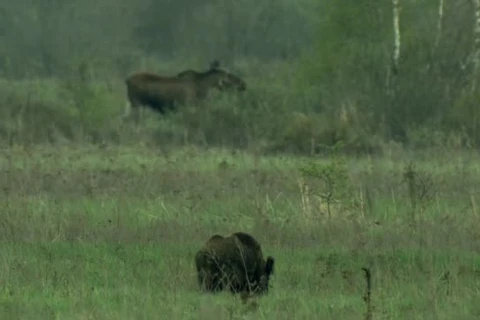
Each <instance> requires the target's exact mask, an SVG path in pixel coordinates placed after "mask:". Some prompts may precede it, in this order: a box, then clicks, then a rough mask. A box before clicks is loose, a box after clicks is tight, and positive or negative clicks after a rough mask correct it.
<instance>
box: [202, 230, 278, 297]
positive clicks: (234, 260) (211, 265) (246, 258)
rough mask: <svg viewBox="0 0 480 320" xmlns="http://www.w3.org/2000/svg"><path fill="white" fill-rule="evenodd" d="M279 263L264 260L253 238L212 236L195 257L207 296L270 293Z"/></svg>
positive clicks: (235, 235)
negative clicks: (227, 293) (276, 264)
mask: <svg viewBox="0 0 480 320" xmlns="http://www.w3.org/2000/svg"><path fill="white" fill-rule="evenodd" d="M274 263H275V260H274V259H273V257H271V256H268V257H267V259H266V260H265V259H264V257H263V253H262V249H261V247H260V244H259V243H258V242H257V241H256V240H255V239H254V238H253V237H252V236H251V235H249V234H247V233H244V232H236V233H233V234H231V235H230V236H226V237H223V236H221V235H214V236H212V237H211V238H210V239H209V240H208V241H207V242H206V243H205V245H204V246H203V247H202V248H201V249H200V250H199V251H198V252H197V254H196V255H195V266H196V269H197V278H198V284H199V286H200V288H201V289H203V290H204V291H207V292H219V291H222V290H224V289H225V290H227V289H228V290H230V292H232V293H248V294H250V293H256V294H264V293H267V292H268V288H269V280H270V276H271V275H273V267H274Z"/></svg>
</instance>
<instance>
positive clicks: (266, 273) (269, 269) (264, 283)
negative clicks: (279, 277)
mask: <svg viewBox="0 0 480 320" xmlns="http://www.w3.org/2000/svg"><path fill="white" fill-rule="evenodd" d="M274 264H275V259H273V257H267V261H265V266H264V270H263V274H262V277H261V278H260V283H259V286H258V291H259V293H268V288H269V282H270V276H271V275H273V267H274Z"/></svg>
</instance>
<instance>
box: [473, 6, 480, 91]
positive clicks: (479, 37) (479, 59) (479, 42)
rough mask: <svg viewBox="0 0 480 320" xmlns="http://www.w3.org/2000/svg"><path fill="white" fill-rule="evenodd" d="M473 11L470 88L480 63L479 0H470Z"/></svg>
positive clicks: (474, 80) (474, 85) (474, 82)
mask: <svg viewBox="0 0 480 320" xmlns="http://www.w3.org/2000/svg"><path fill="white" fill-rule="evenodd" d="M472 1H473V7H474V13H475V23H474V27H473V37H474V40H473V41H474V49H473V50H474V52H473V81H472V90H475V87H476V82H477V77H478V66H479V63H480V0H472Z"/></svg>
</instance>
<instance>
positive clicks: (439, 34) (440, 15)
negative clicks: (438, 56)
mask: <svg viewBox="0 0 480 320" xmlns="http://www.w3.org/2000/svg"><path fill="white" fill-rule="evenodd" d="M444 2H445V0H438V23H437V35H436V37H435V44H434V47H433V48H434V50H436V49H437V47H438V44H439V43H440V39H441V37H442V29H443V7H444Z"/></svg>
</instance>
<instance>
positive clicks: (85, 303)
mask: <svg viewBox="0 0 480 320" xmlns="http://www.w3.org/2000/svg"><path fill="white" fill-rule="evenodd" d="M435 152H436V151H424V152H420V151H417V152H407V151H398V150H394V149H392V150H391V153H385V154H383V155H381V156H358V157H354V156H348V157H346V156H342V155H340V154H335V153H331V154H324V155H321V156H320V155H319V156H316V157H300V156H296V157H294V156H287V155H283V156H281V155H271V156H268V155H259V154H254V153H251V152H247V151H238V150H237V151H232V150H229V149H222V148H208V149H205V148H200V147H193V146H184V147H178V148H172V149H161V148H152V147H145V146H141V145H137V146H127V145H98V146H95V145H91V144H80V143H77V144H69V145H63V146H53V145H51V146H45V145H33V146H29V147H24V146H18V145H17V146H15V145H13V146H10V147H4V148H3V149H2V152H1V155H0V188H1V190H2V195H3V196H2V197H1V199H0V212H1V215H0V219H1V220H0V239H1V244H0V246H1V250H0V252H1V254H0V266H1V272H0V283H1V291H0V317H1V318H3V319H214V318H219V319H363V318H364V316H365V311H366V306H365V302H364V301H363V299H362V297H363V296H364V294H365V290H366V285H365V279H364V274H363V272H362V270H361V269H362V268H363V267H367V268H369V269H370V270H371V273H372V279H373V283H372V308H373V313H372V315H373V319H452V318H459V319H477V318H478V317H479V316H480V306H479V304H478V296H479V294H480V258H479V256H478V251H479V249H480V246H479V243H480V242H479V239H480V217H479V212H478V206H477V201H478V199H479V192H480V188H478V186H479V185H480V184H479V183H480V162H479V161H478V154H477V153H475V152H472V151H468V152H467V151H462V152H460V151H458V152H456V153H454V152H451V153H446V152H443V153H435ZM235 231H246V232H250V233H252V234H253V235H254V236H255V237H256V238H257V239H258V240H259V241H260V243H261V244H262V248H263V251H264V254H266V255H272V256H274V257H275V259H276V269H275V274H274V276H273V278H272V280H271V286H272V287H271V290H270V292H269V294H268V295H266V296H262V297H258V298H254V299H251V300H249V301H247V303H242V301H240V299H239V298H238V297H236V296H233V295H231V294H229V293H220V294H216V295H213V294H205V293H201V292H200V291H199V288H198V285H197V283H196V274H195V269H194V263H193V256H194V254H195V252H196V251H197V250H198V249H199V248H200V246H201V245H202V244H203V242H204V241H206V240H207V239H208V237H210V236H211V235H212V234H214V233H220V234H228V233H231V232H235Z"/></svg>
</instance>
